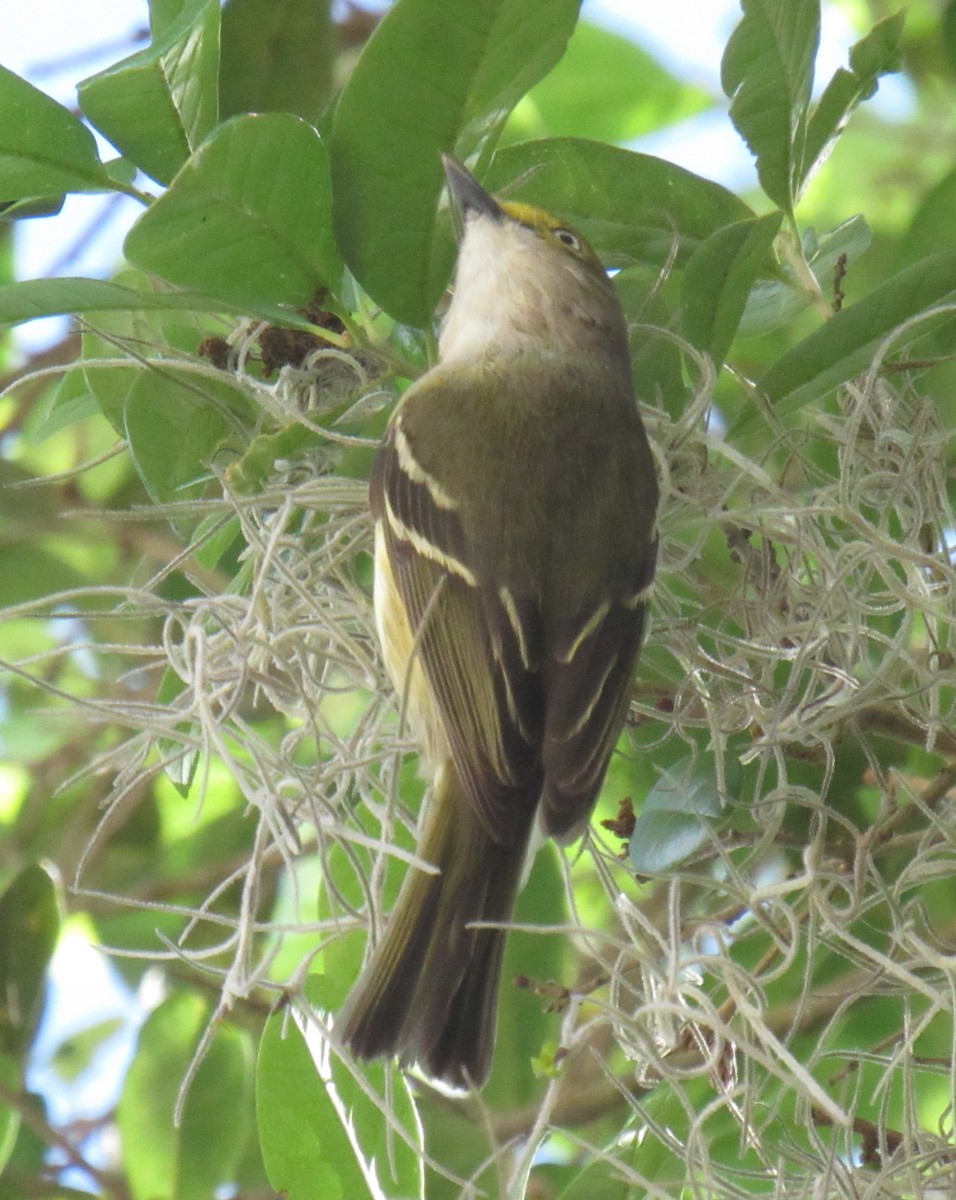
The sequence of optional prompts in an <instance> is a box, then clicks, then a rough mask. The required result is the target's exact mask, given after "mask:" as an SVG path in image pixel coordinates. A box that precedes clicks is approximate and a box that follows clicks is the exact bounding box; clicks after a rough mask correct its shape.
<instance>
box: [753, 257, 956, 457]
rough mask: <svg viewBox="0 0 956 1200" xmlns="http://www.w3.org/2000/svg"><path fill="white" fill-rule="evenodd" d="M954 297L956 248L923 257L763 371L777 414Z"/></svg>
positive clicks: (826, 386) (843, 375)
mask: <svg viewBox="0 0 956 1200" xmlns="http://www.w3.org/2000/svg"><path fill="white" fill-rule="evenodd" d="M954 300H956V251H949V252H948V253H946V254H936V255H933V256H932V257H931V258H926V259H923V261H922V262H918V263H915V264H914V265H913V266H912V267H908V268H907V269H906V270H905V271H900V273H899V274H898V275H895V276H893V277H892V278H890V279H888V280H887V281H886V282H885V283H883V284H881V285H880V286H879V287H878V288H875V289H874V290H873V291H872V292H870V294H869V295H868V296H866V297H864V299H862V300H860V301H858V302H857V303H856V304H854V305H852V306H851V307H850V308H845V309H843V310H842V312H838V313H837V314H836V315H835V316H834V317H833V318H832V319H831V320H829V321H827V323H826V324H825V325H823V326H821V327H820V328H819V329H817V330H816V331H815V332H814V333H812V334H810V336H809V337H808V338H804V340H803V341H802V342H798V343H797V345H796V346H794V347H793V349H792V350H789V351H788V352H787V353H786V354H785V355H784V356H783V357H782V358H781V359H779V360H778V361H777V362H776V363H774V365H773V366H772V367H771V368H770V370H769V371H768V372H767V373H766V374H765V375H764V376H763V378H762V379H761V380H760V382H759V387H760V390H761V391H762V392H763V394H764V396H765V397H766V398H767V400H768V401H769V403H770V404H771V405H772V407H773V410H774V413H775V415H776V416H777V417H784V416H787V415H789V414H791V413H793V412H795V411H797V410H798V409H800V408H802V407H803V405H805V404H807V403H808V402H809V401H810V400H812V399H813V398H814V397H817V396H822V395H824V394H825V393H826V392H828V391H832V389H833V388H835V387H838V386H839V385H840V384H841V383H844V382H845V381H846V380H848V379H852V378H853V376H854V375H856V374H858V373H859V372H860V371H863V370H865V369H866V368H867V367H868V366H869V364H870V362H871V360H872V358H873V355H874V353H875V352H876V349H877V346H878V345H879V343H880V341H881V340H882V339H883V338H885V337H886V336H887V334H889V333H891V332H892V331H893V330H894V329H895V328H896V327H897V326H898V325H900V324H902V323H903V322H904V321H907V320H909V318H910V317H914V316H916V315H917V314H919V313H921V312H925V311H926V310H927V309H929V308H932V307H933V306H934V305H937V304H945V303H952V302H953V301H954ZM911 336H915V334H914V335H911ZM757 420H758V418H757V416H756V415H755V414H752V415H750V416H749V417H748V418H747V419H746V420H745V421H744V422H742V423H741V424H740V426H739V427H738V428H737V430H736V432H738V433H740V434H743V433H746V432H749V431H750V429H751V428H753V427H754V425H755V424H756V423H757Z"/></svg>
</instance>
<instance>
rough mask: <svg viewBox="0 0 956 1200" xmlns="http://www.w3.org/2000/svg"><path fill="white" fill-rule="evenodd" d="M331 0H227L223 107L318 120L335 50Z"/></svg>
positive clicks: (229, 111) (226, 111)
mask: <svg viewBox="0 0 956 1200" xmlns="http://www.w3.org/2000/svg"><path fill="white" fill-rule="evenodd" d="M335 43H336V38H335V31H334V29H333V27H332V23H331V21H330V19H329V2H328V0H228V3H227V4H226V5H225V6H224V7H223V10H222V65H221V69H220V73H219V107H220V116H221V118H222V119H223V120H225V119H226V118H227V117H232V116H235V115H236V114H237V113H243V112H290V113H295V114H296V115H297V116H300V117H304V118H305V119H306V120H314V119H315V117H316V114H317V113H318V112H319V110H320V109H321V107H322V105H323V104H324V102H325V101H326V100H327V99H328V96H329V92H330V89H331V86H332V64H333V62H334V58H335V50H336V44H335Z"/></svg>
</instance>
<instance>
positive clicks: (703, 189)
mask: <svg viewBox="0 0 956 1200" xmlns="http://www.w3.org/2000/svg"><path fill="white" fill-rule="evenodd" d="M484 182H485V184H486V186H487V187H489V188H490V189H491V190H493V191H495V192H497V193H498V194H499V195H502V196H504V198H505V199H508V200H525V201H529V202H531V203H533V204H539V205H541V206H543V207H544V208H547V209H549V210H550V211H552V212H554V213H557V214H559V215H560V216H562V217H565V218H567V219H568V220H569V221H571V222H573V224H575V225H576V226H577V227H578V228H579V229H580V230H581V231H582V232H583V233H584V234H585V236H586V237H587V238H588V240H589V241H590V242H591V243H592V244H593V246H594V248H595V249H596V250H597V251H598V252H599V253H600V254H601V256H602V258H603V259H604V260H605V262H606V263H607V264H608V265H609V266H631V265H633V264H635V263H645V264H647V265H649V266H655V267H660V266H661V265H662V264H663V263H664V262H665V261H666V260H667V257H668V255H669V254H670V252H671V250H672V249H673V248H674V245H675V243H676V246H677V261H678V263H683V262H686V261H687V259H688V258H689V257H690V255H691V253H692V252H693V251H694V250H695V249H696V248H697V246H698V244H699V243H700V242H702V241H703V240H704V239H705V238H707V237H709V236H710V235H711V234H712V233H714V232H715V231H716V230H717V229H720V228H722V227H723V226H724V225H729V224H731V222H733V221H742V220H746V219H747V218H748V217H752V216H753V215H754V214H753V212H752V211H751V210H750V209H749V208H748V207H747V205H746V204H744V202H743V201H742V200H738V199H737V197H736V196H734V195H733V194H732V193H731V192H728V191H727V190H726V189H724V188H722V187H721V186H720V185H719V184H716V183H711V182H710V181H709V180H706V179H702V178H701V177H700V176H699V175H694V174H693V173H692V172H691V171H685V170H684V169H683V167H678V166H675V165H674V164H673V163H669V162H665V161H664V160H663V159H661V158H654V157H652V156H650V155H647V154H637V153H635V152H634V151H632V150H621V149H619V148H618V147H617V146H605V145H603V144H602V143H600V142H591V141H588V140H587V139H586V138H548V139H546V140H544V141H540V142H525V143H523V144H522V145H520V146H507V147H505V148H504V149H502V150H500V151H499V152H498V153H497V154H496V155H495V157H494V160H493V162H492V164H491V168H490V170H489V172H488V175H487V177H486V179H485V181H484Z"/></svg>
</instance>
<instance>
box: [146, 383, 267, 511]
mask: <svg viewBox="0 0 956 1200" xmlns="http://www.w3.org/2000/svg"><path fill="white" fill-rule="evenodd" d="M245 406H246V398H245V396H244V395H243V393H241V392H240V391H239V390H238V389H237V388H234V387H232V386H231V385H230V384H228V383H226V382H222V381H220V380H217V379H206V378H196V377H195V376H191V375H189V374H186V373H180V372H178V371H177V370H176V368H175V367H170V368H169V369H168V370H162V371H160V370H156V369H154V370H145V371H144V370H142V369H140V370H139V371H136V372H135V373H133V375H132V377H131V382H130V387H129V390H128V392H127V396H126V401H125V405H124V425H125V429H126V437H127V439H128V440H129V448H130V454H131V455H132V458H133V463H134V465H135V466H136V470H137V471H138V472H139V475H140V477H141V478H142V480H143V483H144V484H145V485H146V489H147V491H148V492H149V494H150V495H151V496H152V497H153V499H154V500H155V501H156V502H157V504H165V503H169V502H170V501H176V500H188V499H194V498H196V497H197V496H199V495H201V494H202V492H203V490H204V486H205V483H206V481H207V480H208V478H209V474H210V466H211V464H212V463H213V460H214V459H215V457H216V454H217V452H218V451H219V450H220V448H221V447H222V446H223V445H224V443H225V444H228V445H230V447H231V449H232V451H233V454H235V453H240V452H241V451H242V449H243V448H244V437H245V435H244V431H243V428H242V424H241V423H240V422H239V421H237V420H236V417H235V413H236V412H242V411H243V410H244V408H245Z"/></svg>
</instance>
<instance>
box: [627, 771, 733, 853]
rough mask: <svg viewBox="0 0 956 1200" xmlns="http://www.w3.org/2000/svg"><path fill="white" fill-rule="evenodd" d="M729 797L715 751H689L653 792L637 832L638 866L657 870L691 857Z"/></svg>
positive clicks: (632, 846) (634, 844)
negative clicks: (719, 780)
mask: <svg viewBox="0 0 956 1200" xmlns="http://www.w3.org/2000/svg"><path fill="white" fill-rule="evenodd" d="M722 810H723V802H722V798H721V795H720V791H719V789H718V786H717V770H716V764H715V762H714V756H713V754H698V755H694V756H688V757H687V758H683V759H681V760H680V761H679V762H677V763H675V764H674V765H673V766H672V767H669V768H668V769H667V770H666V771H664V773H663V774H662V775H661V777H660V779H659V780H658V781H657V783H656V784H655V785H654V787H653V788H652V789H651V790H650V792H648V794H647V799H646V800H645V801H644V807H643V808H642V810H641V814H640V816H639V817H638V818H637V822H636V824H635V826H634V832H633V833H632V835H631V840H630V847H629V853H630V857H631V863H632V864H633V866H634V869H635V870H636V871H638V872H639V873H640V874H642V875H657V874H660V873H661V872H662V871H667V870H669V869H670V868H671V867H673V866H675V865H676V864H677V863H679V862H681V861H682V860H683V859H685V858H688V857H689V856H690V855H691V854H693V853H694V852H695V851H696V850H698V849H700V847H701V846H703V845H706V843H707V842H708V841H709V840H710V837H711V829H710V824H711V822H712V821H714V820H716V819H717V818H719V817H720V815H721V813H722Z"/></svg>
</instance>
